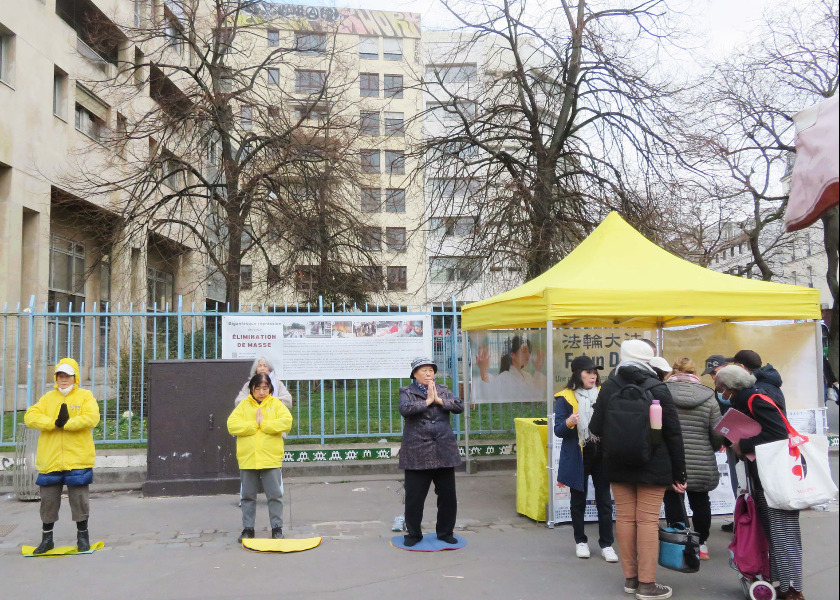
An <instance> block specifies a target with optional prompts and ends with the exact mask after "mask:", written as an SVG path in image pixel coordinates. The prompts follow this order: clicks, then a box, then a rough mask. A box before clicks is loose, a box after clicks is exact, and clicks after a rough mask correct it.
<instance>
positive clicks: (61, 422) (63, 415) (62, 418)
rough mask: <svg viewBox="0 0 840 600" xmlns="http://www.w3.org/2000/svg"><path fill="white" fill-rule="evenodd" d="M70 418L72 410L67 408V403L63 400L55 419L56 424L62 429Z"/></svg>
mask: <svg viewBox="0 0 840 600" xmlns="http://www.w3.org/2000/svg"><path fill="white" fill-rule="evenodd" d="M69 420H70V412H69V411H68V410H67V403H66V402H62V403H61V408H59V409H58V418H57V419H56V420H55V426H56V427H58V428H59V429H61V428H62V427H64V426H65V425H66V424H67V421H69Z"/></svg>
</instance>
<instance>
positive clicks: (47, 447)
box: [23, 358, 99, 473]
mask: <svg viewBox="0 0 840 600" xmlns="http://www.w3.org/2000/svg"><path fill="white" fill-rule="evenodd" d="M58 364H59V365H61V364H68V365H70V366H71V367H73V370H74V371H75V373H76V382H75V383H74V384H73V388H72V389H71V391H70V393H69V394H67V396H63V395H62V394H61V392H59V391H58V383H56V384H55V385H54V386H53V387H54V388H55V389H53V390H51V391H49V392H47V393H46V394H44V395H43V396H41V398H40V399H39V400H38V402H36V403H35V404H33V405H32V406H30V407H29V408H28V409H27V411H26V414H25V415H24V417H23V420H24V422H25V423H26V426H27V427H30V428H32V429H40V430H41V435H40V436H39V438H38V451H37V453H36V455H35V468H36V469H38V472H40V473H52V472H54V471H69V470H71V469H89V468H92V467H93V460H94V457H95V455H96V450H95V448H94V446H93V428H94V427H96V426H97V425H98V424H99V404H97V403H96V398H94V397H93V394H92V393H91V392H90V390H83V389H82V388H80V387H79V365H78V364H77V363H76V361H75V360H73V359H72V358H62V359H61V360H60V361H59V363H58ZM56 368H58V365H56ZM64 403H66V404H67V410H68V412H69V413H70V419H69V420H68V421H67V423H66V424H65V425H64V427H63V428H59V427H56V426H55V420H56V419H57V418H58V411H59V409H60V408H61V405H62V404H64Z"/></svg>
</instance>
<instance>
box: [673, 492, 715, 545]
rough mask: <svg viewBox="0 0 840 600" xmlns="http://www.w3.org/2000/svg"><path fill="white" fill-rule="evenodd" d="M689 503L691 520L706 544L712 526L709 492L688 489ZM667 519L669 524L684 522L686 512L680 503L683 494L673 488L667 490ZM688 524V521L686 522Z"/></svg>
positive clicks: (702, 541)
mask: <svg viewBox="0 0 840 600" xmlns="http://www.w3.org/2000/svg"><path fill="white" fill-rule="evenodd" d="M686 494H687V495H688V505H689V506H691V512H693V513H694V516H693V517H691V522H692V524H693V526H694V531H696V532H697V533H699V534H700V543H701V544H705V543H706V540H708V539H709V529H710V528H711V527H712V505H711V503H710V502H709V492H692V491H687V492H686ZM664 502H665V520H666V521H668V524H669V525H670V524H672V523H677V522H682V521H683V520H684V515H685V513H684V512H683V508H682V507H681V506H680V503H682V502H683V495H682V494H678V493H677V492H675V491H674V490H672V489H669V490H666V491H665V499H664ZM686 525H688V523H686Z"/></svg>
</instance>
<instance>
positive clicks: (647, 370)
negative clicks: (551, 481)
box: [589, 340, 686, 600]
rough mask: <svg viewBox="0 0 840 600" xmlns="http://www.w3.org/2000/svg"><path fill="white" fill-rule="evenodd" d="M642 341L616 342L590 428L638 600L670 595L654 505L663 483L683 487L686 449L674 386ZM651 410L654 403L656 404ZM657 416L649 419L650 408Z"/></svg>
mask: <svg viewBox="0 0 840 600" xmlns="http://www.w3.org/2000/svg"><path fill="white" fill-rule="evenodd" d="M653 356H654V355H653V350H651V348H650V346H649V345H648V344H646V343H645V342H643V341H641V340H626V341H624V342H623V343H622V344H621V350H620V353H619V358H620V362H619V364H618V366H617V367H616V369H615V371H614V372H613V373H612V374H611V375H610V376H609V378H608V379H607V380H606V381H605V382H604V384H603V386H602V387H601V391H600V393H599V394H598V399H597V401H596V402H595V410H594V412H593V414H592V420H591V421H590V423H589V430H590V431H591V432H592V433H593V434H594V435H597V436H599V437H600V438H601V441H602V443H603V446H604V464H605V467H606V471H607V478H608V479H609V481H610V483H611V484H612V492H613V499H614V500H615V507H616V528H615V529H616V539H617V540H618V549H619V552H620V555H621V567H622V570H623V571H624V591H625V592H626V593H628V594H635V595H636V598H637V600H658V599H660V598H670V597H671V594H672V590H671V588H670V587H668V586H666V585H661V584H659V583H656V564H657V559H658V556H659V511H660V508H661V507H662V498H663V496H664V495H665V490H666V489H667V488H669V487H670V488H673V489H674V490H675V491H676V492H678V493H683V492H684V491H685V484H686V475H685V452H684V450H683V440H682V432H681V429H680V421H679V417H678V415H677V409H676V407H675V406H674V400H673V399H672V398H671V393H670V392H669V391H668V388H667V387H666V386H665V384H664V383H662V382H661V381H659V379H658V378H657V376H656V373H655V372H654V370H653V369H652V368H651V366H650V364H649V363H650V360H651V359H652V358H653ZM656 405H658V407H657V408H655V409H654V410H653V411H652V410H651V406H656ZM660 407H661V425H660V423H659V422H658V421H659V419H658V418H656V419H654V422H653V423H652V422H651V418H650V416H651V415H654V416H655V417H656V416H658V411H659V408H660Z"/></svg>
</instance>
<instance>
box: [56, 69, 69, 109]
mask: <svg viewBox="0 0 840 600" xmlns="http://www.w3.org/2000/svg"><path fill="white" fill-rule="evenodd" d="M53 114H54V115H55V116H56V117H58V118H60V119H66V118H67V73H65V72H63V71H61V70H60V69H59V68H58V67H56V68H55V72H54V73H53Z"/></svg>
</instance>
